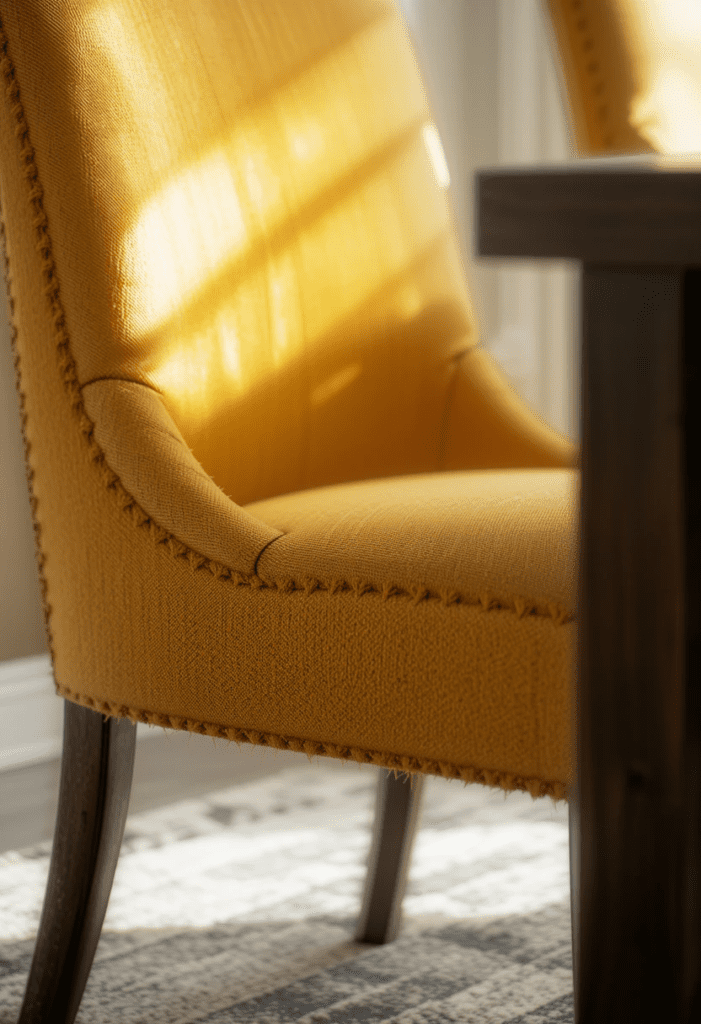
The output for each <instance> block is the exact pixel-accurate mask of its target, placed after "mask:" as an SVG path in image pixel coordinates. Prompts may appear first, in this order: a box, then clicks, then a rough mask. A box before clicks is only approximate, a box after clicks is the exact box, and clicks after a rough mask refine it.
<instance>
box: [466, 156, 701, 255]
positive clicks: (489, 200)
mask: <svg viewBox="0 0 701 1024" xmlns="http://www.w3.org/2000/svg"><path fill="white" fill-rule="evenodd" d="M700 171H701V162H699V163H697V164H696V165H694V163H693V162H691V161H690V162H683V161H679V162H674V161H661V160H658V161H654V160H653V159H651V158H646V159H645V160H644V161H643V160H635V161H620V162H617V161H615V160H609V161H591V162H589V161H581V162H579V161H576V162H574V163H572V164H567V165H564V166H556V165H553V166H551V167H543V168H535V169H534V168H527V169H526V168H500V169H498V170H494V171H489V170H485V171H480V172H478V174H477V176H476V186H475V201H476V208H475V239H474V244H475V250H476V252H477V253H478V254H479V255H480V256H506V257H520V258H553V259H554V258H557V259H573V260H581V261H582V262H589V263H609V262H611V263H614V264H626V265H628V266H638V265H648V266H649V265H666V266H693V265H697V266H698V265H701V173H700Z"/></svg>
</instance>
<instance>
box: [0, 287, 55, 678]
mask: <svg viewBox="0 0 701 1024" xmlns="http://www.w3.org/2000/svg"><path fill="white" fill-rule="evenodd" d="M0 494H1V495H2V497H1V498H0V661H6V660H7V659H10V658H23V657H26V656H28V655H32V654H43V653H44V652H45V651H46V650H47V646H46V636H45V633H44V620H43V615H42V611H41V598H40V594H39V578H38V574H37V569H36V562H35V558H34V531H33V529H32V517H31V512H30V510H29V499H28V497H27V481H26V477H25V472H24V449H23V445H22V434H21V429H20V418H19V405H18V402H17V392H16V389H15V371H14V366H13V363H12V349H11V347H10V331H9V327H8V318H7V302H6V298H5V289H4V287H2V286H0Z"/></svg>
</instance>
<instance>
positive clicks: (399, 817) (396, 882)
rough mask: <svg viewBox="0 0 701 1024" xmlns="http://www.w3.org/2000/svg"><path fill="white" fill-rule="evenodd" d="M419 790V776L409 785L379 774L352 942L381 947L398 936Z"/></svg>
mask: <svg viewBox="0 0 701 1024" xmlns="http://www.w3.org/2000/svg"><path fill="white" fill-rule="evenodd" d="M423 784H424V779H423V775H413V776H410V777H409V778H408V779H407V778H401V777H399V778H397V777H395V775H394V773H393V772H391V771H387V770H385V769H383V770H382V771H381V773H380V778H379V779H378V783H377V797H376V803H375V824H374V829H373V837H372V845H371V847H370V856H369V859H368V872H367V875H366V878H365V890H364V893H363V901H362V906H361V911H360V918H359V920H358V926H357V928H356V932H355V940H356V942H373V943H377V944H378V945H381V944H382V943H385V942H391V941H392V940H393V939H394V938H395V937H396V935H397V932H398V930H399V922H400V919H401V910H402V900H403V898H404V890H405V889H406V882H407V876H408V871H409V861H410V858H411V850H412V846H413V845H414V836H415V834H416V827H417V824H418V821H419V810H420V807H421V795H422V792H423Z"/></svg>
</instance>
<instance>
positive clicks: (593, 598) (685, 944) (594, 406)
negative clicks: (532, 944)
mask: <svg viewBox="0 0 701 1024" xmlns="http://www.w3.org/2000/svg"><path fill="white" fill-rule="evenodd" d="M582 325H583V330H582V363H583V366H582V442H583V450H582V512H581V517H582V518H581V526H582V534H581V577H580V578H581V590H580V612H579V622H580V627H579V628H580V645H579V646H580V657H579V674H578V686H577V701H576V707H575V714H576V718H577V727H576V736H577V741H576V742H577V763H578V781H577V786H576V792H575V795H574V806H573V809H572V825H573V827H572V838H573V842H575V843H578V846H579V848H578V850H576V851H575V853H576V856H574V857H573V879H572V886H573V889H572V892H573V900H574V901H576V902H577V904H578V906H577V908H576V910H577V912H576V914H575V918H574V920H575V936H574V947H575V948H574V957H575V964H576V972H575V974H576V980H575V1020H576V1022H577V1024H614V1022H615V1024H626V1022H631V1024H632V1022H633V1021H634V1022H635V1024H648V1022H650V1024H652V1022H653V1021H654V1022H655V1024H659V1022H660V1021H665V1024H682V1022H683V1024H693V1022H695V1021H699V1020H701V994H700V993H701V988H700V981H701V894H700V893H699V888H698V881H699V868H700V867H701V845H700V840H699V810H700V783H699V770H700V769H701V758H700V747H701V713H700V707H701V699H700V695H699V686H700V685H701V678H700V675H699V662H700V657H701V628H700V627H701V601H700V600H699V594H700V593H701V584H700V573H701V560H700V558H699V524H700V522H701V501H700V499H699V484H700V481H701V475H700V474H699V463H700V461H701V460H700V457H699V451H701V441H700V440H699V438H701V430H699V429H698V428H699V427H701V411H700V410H701V393H700V392H699V390H698V387H697V385H698V384H699V383H701V381H700V380H699V376H700V374H699V364H700V363H701V271H698V270H693V271H689V270H685V269H684V268H680V267H676V268H661V267H649V268H643V267H636V268H635V269H633V268H627V267H614V266H603V265H591V264H585V265H584V268H583V279H582ZM697 421H700V422H699V423H697Z"/></svg>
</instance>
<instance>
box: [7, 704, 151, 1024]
mask: <svg viewBox="0 0 701 1024" xmlns="http://www.w3.org/2000/svg"><path fill="white" fill-rule="evenodd" d="M135 742H136V724H135V723H134V722H131V721H129V720H128V719H116V718H110V719H107V720H105V719H104V718H103V716H102V715H101V714H100V713H99V712H97V711H91V710H90V709H89V708H83V707H80V706H79V705H77V704H73V703H70V702H69V701H66V706H65V717H64V726H63V760H62V764H61V783H60V790H59V798H58V814H57V816H56V829H55V832H54V842H53V849H52V851H51V866H50V869H49V879H48V883H47V887H46V895H45V897H44V909H43V911H42V915H41V922H40V924H39V934H38V936H37V942H36V946H35V949H34V957H33V960H32V966H31V970H30V972H29V979H28V981H27V988H26V991H25V995H24V1003H23V1004H22V1011H21V1013H20V1018H19V1024H72V1021H73V1020H74V1018H75V1016H76V1014H77V1012H78V1007H79V1005H80V1000H81V999H82V996H83V990H84V988H85V983H86V982H87V980H88V975H89V973H90V968H91V967H92V962H93V957H94V955H95V949H96V947H97V943H98V939H99V938H100V932H101V930H102V922H103V921H104V918H105V912H106V910H107V902H108V900H109V896H110V891H111V889H112V880H113V878H114V872H115V868H116V866H117V858H118V856H119V848H120V845H121V842H122V836H123V835H124V823H125V820H126V816H127V807H128V805H129V793H130V790H131V779H132V772H133V768H134V752H135Z"/></svg>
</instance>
